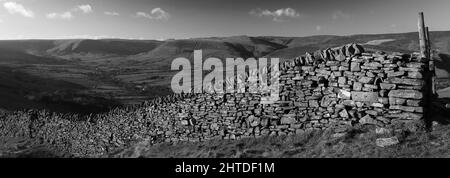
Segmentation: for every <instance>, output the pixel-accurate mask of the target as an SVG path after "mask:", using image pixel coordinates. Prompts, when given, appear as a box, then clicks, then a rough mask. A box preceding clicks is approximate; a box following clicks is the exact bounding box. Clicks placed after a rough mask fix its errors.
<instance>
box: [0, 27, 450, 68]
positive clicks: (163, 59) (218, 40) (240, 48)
mask: <svg viewBox="0 0 450 178" xmlns="http://www.w3.org/2000/svg"><path fill="white" fill-rule="evenodd" d="M430 36H431V39H432V47H433V49H435V50H436V57H437V59H438V60H439V61H441V62H443V63H445V61H442V60H441V58H440V56H442V55H439V54H444V55H446V54H450V31H436V32H431V35H430ZM353 42H356V43H360V44H362V45H363V46H364V47H365V48H366V49H373V50H382V51H388V52H393V51H397V52H407V53H409V52H413V51H418V50H419V44H418V34H417V33H413V32H411V33H398V34H368V35H364V34H363V35H350V36H333V35H321V36H309V37H276V36H260V37H248V36H232V37H212V38H193V39H180V40H167V41H156V40H121V39H101V40H88V39H78V40H6V41H0V52H1V53H4V55H1V56H0V61H5V60H6V59H5V58H7V57H10V56H16V57H13V58H12V59H8V61H10V62H12V61H14V60H17V61H21V60H22V61H23V62H27V61H32V59H31V57H32V56H29V55H33V56H37V57H45V56H46V57H48V56H51V57H61V58H64V59H71V58H87V59H91V58H92V59H96V58H105V57H111V56H120V57H124V58H123V60H131V61H137V62H138V63H139V62H142V63H144V64H147V65H148V64H151V65H153V66H155V65H156V66H160V65H162V66H163V67H164V68H167V67H168V66H169V65H170V63H171V61H172V60H173V59H175V58H176V57H187V58H192V53H193V51H194V50H196V49H202V50H203V56H204V58H207V57H218V58H221V59H224V58H226V57H244V58H248V57H278V58H281V59H282V60H288V59H291V58H294V57H297V56H300V55H303V54H305V52H308V51H314V50H318V49H325V48H328V47H335V46H340V45H344V44H348V43H353ZM47 59H48V58H46V59H43V58H38V59H37V60H39V61H45V62H55V61H52V60H47ZM443 63H438V66H437V67H438V68H441V69H443V70H440V71H439V75H440V76H442V77H448V72H450V66H448V67H447V66H446V65H445V64H446V63H445V64H443ZM439 64H441V65H439Z"/></svg>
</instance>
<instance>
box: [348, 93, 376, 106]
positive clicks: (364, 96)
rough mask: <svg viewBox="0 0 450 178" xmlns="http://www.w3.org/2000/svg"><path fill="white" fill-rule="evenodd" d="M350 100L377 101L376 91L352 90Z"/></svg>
mask: <svg viewBox="0 0 450 178" xmlns="http://www.w3.org/2000/svg"><path fill="white" fill-rule="evenodd" d="M351 93H352V100H353V101H360V102H372V103H375V102H378V93H377V92H358V91H352V92H351Z"/></svg>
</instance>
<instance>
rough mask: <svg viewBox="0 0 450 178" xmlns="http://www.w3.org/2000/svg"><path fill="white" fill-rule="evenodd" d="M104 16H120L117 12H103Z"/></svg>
mask: <svg viewBox="0 0 450 178" xmlns="http://www.w3.org/2000/svg"><path fill="white" fill-rule="evenodd" d="M104 14H105V15H109V16H119V15H120V14H119V13H117V12H108V11H107V12H104Z"/></svg>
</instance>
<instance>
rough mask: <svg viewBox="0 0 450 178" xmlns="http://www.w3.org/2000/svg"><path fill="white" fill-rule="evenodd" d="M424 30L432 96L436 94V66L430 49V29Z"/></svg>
mask: <svg viewBox="0 0 450 178" xmlns="http://www.w3.org/2000/svg"><path fill="white" fill-rule="evenodd" d="M425 31H426V33H425V34H426V37H427V38H426V39H427V41H426V42H427V53H428V57H427V58H428V60H429V62H428V67H429V70H430V73H431V94H432V95H433V96H436V66H435V64H434V59H433V56H432V54H433V53H432V50H431V38H430V31H429V29H428V27H426V28H425Z"/></svg>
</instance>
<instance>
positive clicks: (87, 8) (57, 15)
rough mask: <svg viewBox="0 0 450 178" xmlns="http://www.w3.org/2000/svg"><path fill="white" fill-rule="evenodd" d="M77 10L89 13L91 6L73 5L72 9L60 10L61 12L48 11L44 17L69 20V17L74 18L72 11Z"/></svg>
mask: <svg viewBox="0 0 450 178" xmlns="http://www.w3.org/2000/svg"><path fill="white" fill-rule="evenodd" d="M77 12H81V13H83V14H88V13H91V12H93V10H92V6H91V5H89V4H85V5H79V6H77V7H74V8H72V9H70V10H68V11H65V12H62V13H56V12H52V13H48V14H47V15H46V17H47V18H49V19H61V20H70V19H73V18H75V15H74V13H77Z"/></svg>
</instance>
